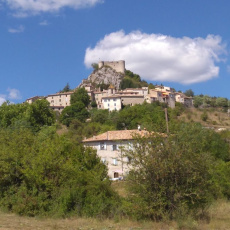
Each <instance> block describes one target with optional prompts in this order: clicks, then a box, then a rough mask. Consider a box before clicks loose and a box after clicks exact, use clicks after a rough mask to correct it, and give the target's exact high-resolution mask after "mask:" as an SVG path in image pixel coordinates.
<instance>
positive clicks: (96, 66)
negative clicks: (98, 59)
mask: <svg viewBox="0 0 230 230" xmlns="http://www.w3.org/2000/svg"><path fill="white" fill-rule="evenodd" d="M91 66H92V67H93V69H94V70H98V68H99V67H98V64H97V63H92V64H91Z"/></svg>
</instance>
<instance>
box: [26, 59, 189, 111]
mask: <svg viewBox="0 0 230 230" xmlns="http://www.w3.org/2000/svg"><path fill="white" fill-rule="evenodd" d="M97 67H98V68H97V69H95V70H94V71H93V73H92V74H91V75H90V76H89V77H88V79H84V80H83V81H82V83H81V84H80V85H79V86H78V87H77V88H79V87H84V88H85V89H86V91H87V92H88V95H89V96H90V99H91V101H94V102H95V103H96V106H97V108H98V109H108V110H109V111H114V110H117V111H119V110H120V109H121V108H122V107H123V106H126V105H130V106H133V105H136V104H142V103H144V102H147V103H152V102H155V101H159V102H161V103H166V104H167V105H168V107H170V108H174V107H175V102H179V103H182V104H184V105H185V106H186V107H192V106H193V98H192V97H187V96H186V95H185V94H183V93H181V92H175V90H174V89H173V88H171V87H168V86H163V85H155V86H154V89H149V88H148V87H141V88H125V89H123V90H121V89H120V83H121V81H122V78H123V77H124V74H125V61H115V62H108V61H101V62H99V63H98V66H97ZM102 84H104V85H107V86H108V87H107V89H102V88H101V87H100V85H102ZM73 92H74V91H69V92H59V93H54V94H49V95H47V96H45V97H44V96H42V97H41V96H35V97H31V98H29V99H27V100H26V102H28V103H30V104H31V103H32V102H34V101H36V100H38V99H41V98H45V99H46V100H47V101H48V102H49V103H50V107H51V108H52V109H53V110H54V111H59V112H62V110H63V109H64V108H65V107H67V106H69V105H70V98H71V95H72V94H73Z"/></svg>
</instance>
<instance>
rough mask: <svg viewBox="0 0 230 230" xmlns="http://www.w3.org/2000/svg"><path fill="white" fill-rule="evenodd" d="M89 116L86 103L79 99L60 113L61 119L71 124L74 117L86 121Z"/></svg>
mask: <svg viewBox="0 0 230 230" xmlns="http://www.w3.org/2000/svg"><path fill="white" fill-rule="evenodd" d="M88 117H89V112H88V111H87V109H86V108H85V105H84V104H83V103H82V102H81V101H77V102H75V103H74V104H71V106H67V107H65V108H64V109H63V111H62V113H61V115H60V121H61V122H62V123H63V124H64V125H67V126H69V125H70V123H71V122H72V120H73V119H78V120H79V121H81V122H84V121H85V120H86V119H87V118H88Z"/></svg>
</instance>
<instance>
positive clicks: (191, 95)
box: [184, 89, 194, 97]
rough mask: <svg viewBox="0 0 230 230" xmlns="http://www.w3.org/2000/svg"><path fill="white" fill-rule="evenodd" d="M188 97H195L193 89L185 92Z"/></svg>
mask: <svg viewBox="0 0 230 230" xmlns="http://www.w3.org/2000/svg"><path fill="white" fill-rule="evenodd" d="M184 94H185V95H186V96H187V97H194V92H193V91H192V90H191V89H188V90H186V91H185V92H184Z"/></svg>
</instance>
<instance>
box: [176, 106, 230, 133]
mask: <svg viewBox="0 0 230 230" xmlns="http://www.w3.org/2000/svg"><path fill="white" fill-rule="evenodd" d="M178 119H179V120H181V121H185V122H199V123H201V125H202V126H203V127H207V128H212V129H215V130H216V131H221V129H223V128H224V129H228V130H230V116H229V114H228V113H227V112H224V111H223V109H221V108H212V107H211V108H207V109H199V108H198V109H197V108H186V109H185V110H184V112H183V113H182V114H181V115H180V116H178Z"/></svg>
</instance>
